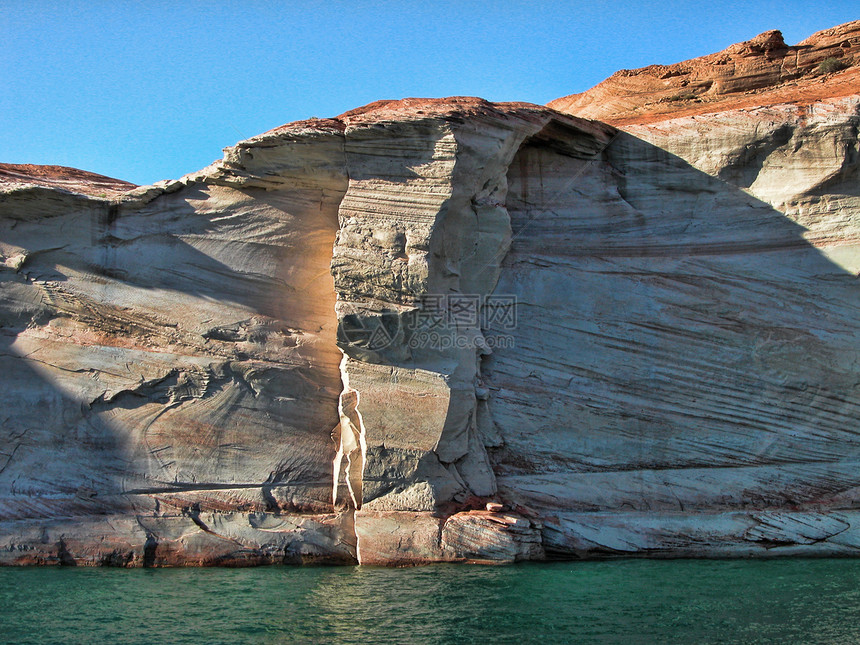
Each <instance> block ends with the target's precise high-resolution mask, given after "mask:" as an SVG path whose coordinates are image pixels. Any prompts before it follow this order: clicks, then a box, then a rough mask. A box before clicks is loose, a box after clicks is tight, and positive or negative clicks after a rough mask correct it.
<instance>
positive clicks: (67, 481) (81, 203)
mask: <svg viewBox="0 0 860 645" xmlns="http://www.w3.org/2000/svg"><path fill="white" fill-rule="evenodd" d="M840 33H841V32H840ZM852 33H853V32H852ZM850 38H853V36H851V37H850ZM850 38H848V40H846V41H845V42H848V44H849V48H847V49H850V47H853V44H852V43H853V42H854V41H853V40H850ZM831 40H832V39H831ZM767 42H771V41H767ZM822 42H823V41H822ZM827 43H830V41H829V40H828V41H827ZM771 44H773V43H771ZM837 45H838V46H840V47H841V43H837ZM830 46H831V44H827V45H826V47H830ZM826 47H825V45H821V47H820V48H819V49H821V51H824V50H825V49H826ZM771 49H773V48H771ZM843 49H846V48H843ZM762 51H764V50H762ZM768 51H770V50H768ZM774 51H776V50H774ZM779 51H782V49H779ZM828 51H829V50H828ZM762 56H764V54H762ZM846 56H847V54H846ZM762 64H764V63H762ZM801 67H803V66H801ZM806 67H808V65H807V66H806ZM768 69H769V68H768ZM847 71H849V72H850V70H847ZM836 76H837V75H834V77H833V78H836ZM671 78H674V76H673V77H671ZM631 82H632V81H631ZM673 82H674V81H673ZM828 82H829V81H828ZM821 85H822V87H821V88H819V90H818V92H819V93H818V95H816V97H815V99H814V100H811V101H809V102H803V101H798V102H793V103H785V102H782V103H778V102H774V103H768V104H767V105H764V106H760V107H758V108H756V109H749V108H747V107H742V108H741V107H732V106H731V105H727V104H723V103H720V105H719V111H718V112H712V113H710V114H703V113H702V112H696V113H690V114H687V113H684V114H680V113H673V114H671V115H668V116H667V115H663V114H658V115H655V114H651V115H646V117H647V118H645V117H643V118H642V119H639V121H638V122H637V123H632V122H631V123H620V127H621V129H620V130H619V129H616V128H614V127H612V126H610V125H606V124H602V123H599V122H594V121H587V120H584V119H581V118H577V117H575V116H571V115H565V114H562V113H559V112H556V111H554V110H551V109H548V108H543V107H540V106H535V105H529V104H490V103H487V102H486V101H482V100H480V99H472V98H462V97H460V98H451V99H435V100H419V99H405V100H403V101H381V102H378V103H375V104H371V105H369V106H366V107H364V108H360V109H358V110H355V111H353V112H349V113H346V114H344V115H341V116H340V117H338V118H337V119H328V120H311V121H307V122H300V123H295V124H290V125H288V126H283V127H281V128H277V129H275V130H273V131H271V132H268V133H266V134H264V135H260V136H259V137H255V138H253V139H250V140H248V141H245V142H242V143H240V144H238V145H237V146H235V147H233V148H228V149H227V150H226V151H225V158H224V159H223V160H221V161H219V162H216V163H215V164H213V165H212V166H210V167H208V168H206V169H204V170H202V171H200V172H199V173H193V174H191V175H188V176H186V177H184V178H182V179H181V180H179V181H170V182H160V183H159V184H157V185H155V186H150V187H141V188H133V189H132V187H129V186H125V185H122V184H121V182H115V181H114V180H110V179H108V178H104V177H97V176H86V174H83V173H80V172H79V171H70V170H68V169H60V170H57V169H55V168H54V169H51V170H47V169H43V170H39V169H33V168H23V167H11V166H3V167H0V190H2V192H0V254H2V256H0V289H2V300H0V341H2V345H3V348H2V356H0V361H2V366H3V370H4V371H3V374H4V376H3V377H2V379H3V380H2V383H3V388H2V389H0V410H2V411H3V412H2V415H3V419H4V421H3V424H2V427H0V562H3V563H11V564H14V563H18V564H25V563H65V564H71V563H77V564H116V565H122V566H165V565H188V564H201V565H207V564H231V565H235V564H257V563H269V562H308V561H329V562H361V563H364V564H383V565H405V564H417V563H425V562H441V561H449V562H456V561H476V562H491V561H492V562H512V561H517V560H524V559H542V558H546V557H601V556H605V555H613V554H623V555H660V556H673V555H677V556H712V555H768V554H823V553H831V554H832V553H846V554H849V553H854V552H855V551H856V549H857V547H858V546H860V520H858V516H857V511H856V510H855V508H856V507H857V503H858V497H857V490H860V489H858V486H860V474H858V473H860V468H858V466H860V444H858V442H857V440H856V435H857V432H858V429H860V428H858V425H857V424H858V421H857V420H858V419H860V386H858V374H859V373H860V334H858V323H857V321H858V320H860V286H858V277H857V276H858V272H860V203H859V202H860V195H858V192H857V185H858V180H860V177H858V163H860V162H858V159H860V154H858V149H860V143H858V134H857V133H858V130H860V108H858V106H860V96H857V95H856V92H855V93H854V94H853V95H852V94H850V93H848V94H846V93H844V92H842V90H839V91H837V92H835V93H834V94H833V96H831V97H825V96H822V94H826V88H827V87H829V86H828V84H827V83H822V84H821ZM727 87H728V86H727ZM838 87H841V85H838ZM604 89H605V88H604ZM601 91H603V90H601ZM589 105H594V102H593V101H592V102H591V103H589ZM613 105H614V104H613ZM625 109H627V108H625ZM640 116H641V115H640Z"/></svg>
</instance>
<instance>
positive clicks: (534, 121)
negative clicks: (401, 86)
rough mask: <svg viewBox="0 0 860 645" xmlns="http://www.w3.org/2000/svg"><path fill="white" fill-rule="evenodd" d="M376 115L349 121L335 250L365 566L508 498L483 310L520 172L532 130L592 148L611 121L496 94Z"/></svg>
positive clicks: (569, 148)
mask: <svg viewBox="0 0 860 645" xmlns="http://www.w3.org/2000/svg"><path fill="white" fill-rule="evenodd" d="M470 107H471V106H470ZM374 116H375V117H376V118H375V119H374V120H372V121H371V120H369V119H364V118H363V117H362V115H358V116H356V117H353V118H350V117H347V118H345V119H344V121H345V122H346V124H347V127H346V131H345V137H346V138H345V150H346V162H347V172H348V175H349V188H348V190H347V193H346V195H345V197H344V199H343V201H342V202H341V206H340V210H339V221H340V228H339V231H338V235H337V241H336V243H335V247H334V253H333V257H332V273H333V275H334V279H335V290H336V292H337V297H338V302H337V314H338V319H339V335H338V345H339V346H340V348H341V350H342V351H343V354H344V358H343V361H342V362H341V372H342V379H343V386H344V389H343V393H342V395H341V403H340V410H341V423H340V426H339V433H340V436H339V444H340V445H339V450H338V454H337V456H336V458H335V463H334V471H335V480H334V487H333V491H332V497H333V499H334V500H335V502H337V500H338V494H339V493H338V489H339V486H340V484H341V482H342V481H343V480H344V478H345V480H346V484H347V488H348V491H349V494H350V496H351V501H352V506H353V507H354V508H355V509H356V513H355V526H356V539H357V542H358V544H359V545H360V546H359V548H358V558H359V561H360V562H379V561H380V560H379V559H380V558H382V560H383V561H384V560H385V558H392V557H396V558H400V559H402V560H403V561H410V559H411V560H414V561H421V560H422V559H423V558H424V556H423V555H421V547H419V546H418V542H422V543H423V541H424V540H425V538H426V539H427V540H429V539H430V537H431V535H436V534H437V533H438V530H439V529H438V526H437V522H436V520H435V519H434V516H437V515H438V516H439V517H444V516H445V514H446V513H447V514H450V513H452V512H457V511H458V509H461V508H465V507H466V506H464V503H472V504H474V503H475V502H474V501H472V502H468V500H475V499H476V498H489V497H492V496H494V495H495V494H496V493H497V486H496V480H495V474H494V472H493V467H492V465H491V462H490V459H489V456H488V453H487V449H486V444H488V443H489V444H490V445H498V442H499V440H500V439H499V437H498V433H497V432H495V431H494V430H493V428H492V426H493V424H492V420H491V418H490V416H489V410H488V409H487V406H486V401H487V399H488V397H489V391H488V390H487V388H486V387H485V385H484V383H483V381H482V374H481V369H482V368H481V364H482V361H483V360H484V357H485V356H486V355H488V354H489V353H491V349H490V346H489V345H490V344H489V343H488V340H487V338H486V337H485V335H484V331H483V329H482V325H481V313H482V307H483V306H484V304H485V300H486V297H487V296H488V295H490V294H493V292H494V289H495V287H496V283H497V281H498V277H499V273H500V270H501V264H502V260H503V258H504V257H505V255H506V254H507V251H508V247H509V244H510V241H511V235H512V232H511V225H510V217H509V215H508V212H507V210H506V208H505V201H506V193H507V174H508V169H509V166H510V164H511V162H512V160H513V159H514V157H515V155H516V153H517V151H518V150H519V149H520V146H521V145H522V144H523V142H524V141H525V140H526V139H529V138H535V137H536V139H535V140H537V141H538V142H539V143H540V144H541V145H556V146H561V147H562V148H565V151H564V152H565V153H567V154H577V155H580V156H586V155H589V154H593V153H594V152H595V150H599V146H600V142H601V141H603V142H605V141H606V140H607V139H608V133H609V132H610V131H611V129H610V128H607V127H605V126H600V125H592V124H586V123H585V122H580V121H576V120H568V119H566V118H562V119H561V121H559V120H558V117H557V115H553V114H552V113H549V112H546V111H540V110H506V111H504V112H502V111H499V110H497V109H495V108H493V107H491V106H489V104H482V105H480V106H479V107H478V108H477V109H474V110H472V111H470V112H469V113H468V114H465V115H464V114H458V113H457V111H456V110H455V109H451V108H450V107H449V109H448V110H447V111H440V112H438V113H432V111H431V112H430V113H425V112H422V113H418V114H414V113H413V114H411V115H408V116H407V117H404V116H402V115H400V116H399V118H398V120H397V121H387V120H386V119H384V118H382V117H380V116H379V115H374ZM580 127H581V128H583V129H580ZM559 137H561V140H560V141H556V139H558V138H559ZM463 305H465V306H467V307H471V310H467V311H463V310H462V309H461V306H463ZM432 306H437V307H441V309H438V310H435V311H433V310H431V307H432ZM434 315H435V316H437V319H436V320H433V316H434ZM359 401H360V407H361V412H360V413H359V412H358V405H359ZM359 460H360V461H359ZM344 461H346V466H345V467H344ZM404 513H405V514H406V515H403V514H404ZM409 518H411V519H409ZM392 523H394V525H396V527H397V528H395V529H392V528H391V525H392ZM487 526H488V527H498V526H502V524H498V523H489V524H487ZM410 527H411V528H410ZM493 530H495V529H493ZM498 530H502V529H498ZM505 530H506V529H505ZM404 532H406V533H409V534H410V535H412V538H409V539H407V538H406V537H404ZM418 535H420V536H421V537H420V539H419V538H417V537H416V536H418ZM530 535H531V534H530ZM392 536H399V537H397V541H396V543H395V542H392V543H390V544H389V543H388V542H389V541H390V540H392V539H394V537H392ZM487 539H488V540H490V541H492V539H493V538H492V537H491V535H490V533H488V534H487ZM530 539H531V538H530ZM416 540H417V541H416ZM538 541H539V539H538ZM430 542H432V540H430ZM430 542H428V544H429V543H430ZM407 544H411V545H412V546H406V545H407ZM435 548H436V549H437V550H438V549H439V548H441V547H439V546H438V544H437V546H436V547H435ZM386 553H387V555H385V554H386ZM437 556H438V554H437V555H436V556H433V557H431V558H430V559H439V557H441V558H442V559H444V557H448V556H439V557H437ZM449 556H450V554H449Z"/></svg>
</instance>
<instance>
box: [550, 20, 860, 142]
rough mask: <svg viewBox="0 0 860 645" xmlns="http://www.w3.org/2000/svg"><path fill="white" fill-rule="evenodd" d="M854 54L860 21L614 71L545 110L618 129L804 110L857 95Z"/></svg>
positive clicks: (859, 69)
mask: <svg viewBox="0 0 860 645" xmlns="http://www.w3.org/2000/svg"><path fill="white" fill-rule="evenodd" d="M858 52H860V20H857V21H854V22H849V23H846V24H844V25H840V26H838V27H834V28H832V29H827V30H825V31H820V32H818V33H816V34H813V35H812V36H810V37H809V38H807V39H806V40H804V41H803V42H800V43H798V44H797V45H793V46H788V45H786V44H785V42H784V41H783V38H782V34H781V33H780V32H779V31H766V32H765V33H763V34H759V35H758V36H756V37H755V38H753V39H752V40H749V41H747V42H743V43H738V44H736V45H732V46H730V47H728V48H726V49H724V50H723V51H721V52H718V53H716V54H710V55H708V56H702V57H700V58H694V59H692V60H688V61H684V62H682V63H675V64H673V65H650V66H649V67H643V68H641V69H632V70H631V69H624V70H621V71H619V72H616V73H615V74H613V75H612V76H610V77H609V78H608V79H606V80H605V81H603V82H602V83H600V84H598V85H596V86H595V87H593V88H591V89H590V90H588V91H586V92H582V93H580V94H571V95H570V96H565V97H562V98H559V99H556V100H554V101H551V102H550V103H549V106H550V107H552V108H555V109H556V110H560V111H562V112H567V113H569V114H576V115H579V116H584V117H587V118H590V119H599V120H601V121H605V122H607V123H612V124H613V125H618V126H624V125H630V124H634V123H637V124H638V123H647V122H650V121H658V120H664V119H666V118H669V117H670V116H690V115H694V114H705V113H710V112H716V111H719V110H722V109H738V108H758V107H763V106H769V105H776V104H781V103H789V102H794V103H802V104H810V103H813V102H814V101H816V100H819V99H830V98H835V97H842V96H850V95H856V94H857V91H858V87H860V56H858Z"/></svg>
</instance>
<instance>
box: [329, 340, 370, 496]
mask: <svg viewBox="0 0 860 645" xmlns="http://www.w3.org/2000/svg"><path fill="white" fill-rule="evenodd" d="M346 361H347V357H346V355H344V357H343V361H341V374H342V378H343V391H342V392H341V394H340V400H339V402H338V413H339V415H340V426H339V430H340V432H339V440H338V449H337V454H336V455H335V458H334V485H333V487H332V503H333V504H334V505H335V507H336V506H337V503H338V488H339V486H340V476H341V473H343V476H344V481H345V482H346V485H347V489H348V491H349V496H350V499H351V500H352V506H353V508H354V509H356V510H360V509H361V502H362V478H363V474H364V461H365V456H366V454H367V442H366V439H365V431H364V421H363V420H362V418H361V412H359V411H358V404H359V401H360V399H361V394H360V393H359V392H358V391H357V390H354V389H352V388H351V387H350V386H349V373H348V372H347V371H346V369H345V363H346ZM344 457H345V458H346V464H345V465H343V464H342V462H343V459H344Z"/></svg>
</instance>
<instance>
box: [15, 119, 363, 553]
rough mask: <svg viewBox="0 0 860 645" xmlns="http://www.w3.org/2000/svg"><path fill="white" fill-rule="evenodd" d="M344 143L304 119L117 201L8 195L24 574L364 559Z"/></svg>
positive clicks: (18, 186)
mask: <svg viewBox="0 0 860 645" xmlns="http://www.w3.org/2000/svg"><path fill="white" fill-rule="evenodd" d="M342 139H343V137H342V132H341V127H340V124H326V123H322V124H315V125H314V127H313V128H309V127H304V126H302V125H301V124H297V125H294V126H291V127H289V128H284V129H281V130H279V131H278V132H276V133H269V134H266V135H263V136H261V137H257V138H255V139H251V140H249V141H246V142H244V143H242V144H240V145H239V146H237V147H236V148H233V149H228V150H227V155H226V157H225V159H224V160H223V161H222V162H219V163H217V164H214V165H213V166H211V167H209V168H207V169H205V170H203V171H201V172H200V173H198V174H196V175H194V176H189V177H186V178H184V179H183V180H182V181H181V182H163V183H162V184H160V185H157V186H154V187H144V188H139V189H135V190H132V191H130V192H124V193H122V194H121V195H120V196H119V197H118V198H115V199H113V200H110V199H107V198H106V196H104V194H103V191H102V190H101V188H100V187H99V186H96V187H95V189H94V190H90V191H89V192H90V194H89V195H85V194H82V192H83V191H80V189H78V191H79V192H70V190H67V189H66V188H65V187H57V185H56V184H52V183H51V182H50V181H45V178H44V177H41V176H34V177H32V179H31V182H30V183H27V182H26V181H23V180H21V179H20V178H14V177H13V178H12V179H14V180H15V181H7V182H6V184H5V185H4V192H3V194H2V198H0V199H2V201H0V209H2V218H0V227H1V228H2V233H0V253H2V260H3V262H4V265H3V267H2V272H0V280H2V291H3V299H2V313H0V325H2V329H1V330H0V341H2V345H3V349H2V357H0V360H2V370H3V374H4V376H3V377H2V378H3V388H2V392H0V398H2V403H0V409H2V410H3V427H2V436H0V453H2V454H0V532H2V534H3V538H2V540H3V550H2V556H0V558H2V560H3V561H5V562H24V563H26V562H42V561H53V560H56V558H58V557H61V556H62V557H65V558H67V559H69V558H71V559H75V560H80V561H82V562H88V563H89V562H95V563H98V562H101V561H107V562H120V563H131V564H144V563H146V564H184V563H192V564H196V563H201V564H206V563H226V564H230V563H241V562H252V563H253V562H269V561H282V560H284V559H286V560H287V561H297V560H301V559H314V558H321V559H327V560H342V561H350V560H352V559H353V558H354V539H353V538H352V536H353V531H352V528H351V518H349V517H344V516H343V515H342V514H338V513H336V512H335V511H334V509H333V508H332V506H331V503H330V490H331V463H332V459H333V457H334V448H333V445H332V442H331V439H330V433H331V431H332V429H333V428H334V427H335V425H336V424H337V399H338V396H339V394H340V390H341V379H340V371H339V367H338V365H339V361H340V353H339V352H338V350H337V347H336V345H335V338H336V335H335V330H336V318H335V314H334V303H335V298H334V291H333V287H332V278H331V275H330V271H329V266H330V263H331V248H332V244H333V242H334V237H335V234H336V231H337V208H338V204H339V203H340V200H341V198H342V197H343V194H344V191H345V190H346V186H347V180H346V174H345V168H344V165H343V159H342V154H341V150H342V147H343V142H342ZM49 179H50V178H49ZM71 188H76V187H74V186H72V187H71ZM126 191H128V187H126ZM58 554H59V555H58ZM52 559H53V560H52Z"/></svg>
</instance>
